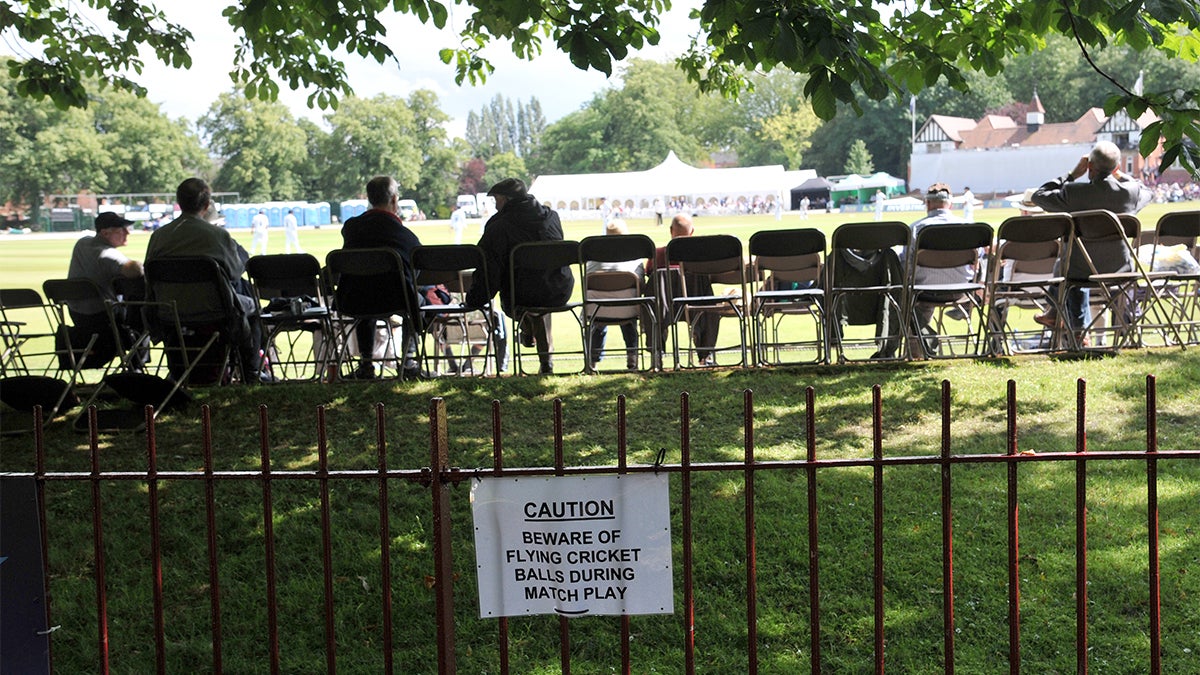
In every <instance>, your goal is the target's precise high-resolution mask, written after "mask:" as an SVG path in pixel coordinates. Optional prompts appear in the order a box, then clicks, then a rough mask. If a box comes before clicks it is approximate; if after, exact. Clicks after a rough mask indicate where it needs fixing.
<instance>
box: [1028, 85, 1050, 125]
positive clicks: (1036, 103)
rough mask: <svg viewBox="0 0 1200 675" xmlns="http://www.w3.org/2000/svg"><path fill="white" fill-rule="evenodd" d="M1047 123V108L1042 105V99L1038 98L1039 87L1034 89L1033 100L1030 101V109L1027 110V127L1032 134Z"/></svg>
mask: <svg viewBox="0 0 1200 675" xmlns="http://www.w3.org/2000/svg"><path fill="white" fill-rule="evenodd" d="M1045 123H1046V109H1045V108H1043V107H1042V99H1040V98H1038V95H1037V89H1034V90H1033V101H1031V102H1030V103H1029V110H1027V111H1026V112H1025V129H1026V130H1027V131H1029V133H1031V134H1032V133H1033V132H1035V131H1037V130H1038V127H1040V126H1042V125H1043V124H1045Z"/></svg>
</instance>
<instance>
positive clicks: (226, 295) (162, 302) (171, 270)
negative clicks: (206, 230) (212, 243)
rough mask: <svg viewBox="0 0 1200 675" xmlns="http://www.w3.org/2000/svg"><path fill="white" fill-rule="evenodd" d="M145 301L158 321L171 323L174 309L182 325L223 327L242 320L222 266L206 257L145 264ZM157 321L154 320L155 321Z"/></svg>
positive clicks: (155, 261) (161, 260)
mask: <svg viewBox="0 0 1200 675" xmlns="http://www.w3.org/2000/svg"><path fill="white" fill-rule="evenodd" d="M145 270H146V300H147V301H148V302H150V303H152V307H156V308H157V311H156V312H152V314H156V318H157V319H158V320H160V321H164V322H172V321H173V320H174V319H173V318H172V314H171V313H170V310H168V309H167V307H168V306H170V305H174V307H175V313H174V316H177V317H178V319H179V322H180V324H182V325H185V326H186V325H200V324H222V323H226V322H229V321H232V320H234V319H235V318H240V311H239V310H238V305H237V301H236V300H235V299H234V297H233V288H232V287H231V286H230V284H229V280H228V278H227V277H226V275H225V271H224V270H223V269H222V268H221V265H220V264H219V263H218V262H217V261H216V260H214V259H212V258H207V257H203V256H197V257H179V258H156V259H153V260H148V261H146V264H145ZM152 318H155V317H152Z"/></svg>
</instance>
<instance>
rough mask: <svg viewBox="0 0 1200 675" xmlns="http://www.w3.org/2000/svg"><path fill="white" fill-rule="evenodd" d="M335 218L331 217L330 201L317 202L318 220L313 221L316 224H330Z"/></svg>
mask: <svg viewBox="0 0 1200 675" xmlns="http://www.w3.org/2000/svg"><path fill="white" fill-rule="evenodd" d="M332 222H333V220H332V219H331V218H330V207H329V202H317V220H316V222H315V223H313V225H314V226H320V225H328V224H330V223H332Z"/></svg>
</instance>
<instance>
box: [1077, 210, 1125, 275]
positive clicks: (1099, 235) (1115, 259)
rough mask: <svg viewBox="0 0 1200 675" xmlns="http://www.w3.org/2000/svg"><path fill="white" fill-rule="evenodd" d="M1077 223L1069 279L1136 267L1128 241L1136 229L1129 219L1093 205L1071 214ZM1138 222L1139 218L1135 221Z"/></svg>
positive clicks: (1123, 270)
mask: <svg viewBox="0 0 1200 675" xmlns="http://www.w3.org/2000/svg"><path fill="white" fill-rule="evenodd" d="M1071 220H1073V221H1074V223H1075V240H1074V243H1073V244H1072V249H1071V259H1070V263H1069V265H1068V267H1067V273H1066V276H1067V278H1068V279H1086V278H1087V277H1088V276H1090V275H1091V274H1108V273H1113V272H1128V271H1130V270H1132V269H1133V264H1134V256H1133V249H1132V247H1131V245H1130V243H1129V239H1130V237H1131V236H1132V237H1133V238H1135V239H1136V237H1137V234H1138V233H1137V231H1133V232H1132V233H1131V232H1130V230H1131V229H1132V225H1131V223H1130V221H1129V219H1126V220H1125V221H1124V222H1122V220H1121V218H1120V217H1118V216H1117V215H1116V214H1115V213H1113V212H1111V211H1105V210H1104V209H1093V210H1089V211H1079V212H1078V213H1074V214H1072V215H1071ZM1132 222H1133V223H1136V222H1137V221H1136V219H1134V220H1133V221H1132Z"/></svg>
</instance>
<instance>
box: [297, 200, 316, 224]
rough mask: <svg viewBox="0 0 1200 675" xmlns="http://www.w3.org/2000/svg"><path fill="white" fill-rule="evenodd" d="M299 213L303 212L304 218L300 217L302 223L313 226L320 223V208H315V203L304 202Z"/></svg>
mask: <svg viewBox="0 0 1200 675" xmlns="http://www.w3.org/2000/svg"><path fill="white" fill-rule="evenodd" d="M299 213H303V214H304V218H303V219H301V223H302V224H303V225H309V226H313V227H318V226H320V225H321V221H320V220H319V218H320V214H321V210H320V209H319V208H317V205H316V204H305V205H304V208H303V209H301V210H300V212H299Z"/></svg>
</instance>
